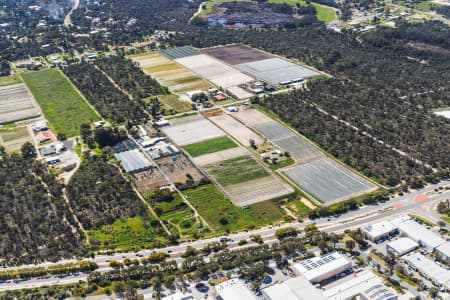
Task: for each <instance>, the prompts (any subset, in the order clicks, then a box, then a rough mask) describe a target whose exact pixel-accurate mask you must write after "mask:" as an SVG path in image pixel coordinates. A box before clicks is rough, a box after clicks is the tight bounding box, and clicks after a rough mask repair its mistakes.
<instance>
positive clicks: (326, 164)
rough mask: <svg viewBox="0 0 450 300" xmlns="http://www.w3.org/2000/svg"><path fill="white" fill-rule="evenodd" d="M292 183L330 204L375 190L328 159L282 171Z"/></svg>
mask: <svg viewBox="0 0 450 300" xmlns="http://www.w3.org/2000/svg"><path fill="white" fill-rule="evenodd" d="M283 173H284V174H286V175H287V176H288V177H289V178H290V179H291V180H292V181H294V182H295V183H296V184H297V185H298V186H300V187H301V188H302V189H303V190H304V191H306V192H307V193H309V194H310V195H312V196H313V197H315V198H316V199H318V200H320V201H322V202H324V203H327V204H330V203H333V202H337V201H340V200H344V199H347V198H351V197H354V196H357V195H360V194H363V193H367V192H369V191H371V190H373V189H375V188H376V186H375V185H373V184H372V183H370V182H369V181H367V180H366V179H364V178H362V177H360V176H358V175H356V174H354V173H352V172H351V171H349V170H347V169H345V168H344V167H342V166H341V165H339V164H338V163H337V162H335V161H333V160H331V159H330V158H322V159H318V160H315V161H312V162H309V163H306V164H303V165H298V166H295V167H292V168H288V169H285V170H283Z"/></svg>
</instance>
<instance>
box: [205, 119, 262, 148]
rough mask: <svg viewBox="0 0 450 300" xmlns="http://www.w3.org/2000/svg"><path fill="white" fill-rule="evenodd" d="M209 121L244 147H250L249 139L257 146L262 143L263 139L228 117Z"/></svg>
mask: <svg viewBox="0 0 450 300" xmlns="http://www.w3.org/2000/svg"><path fill="white" fill-rule="evenodd" d="M210 120H211V121H213V122H214V123H216V124H217V125H218V126H219V127H220V128H222V129H223V130H225V131H226V132H227V133H228V134H230V135H231V136H232V137H233V138H235V139H236V140H238V141H239V143H241V144H242V145H244V146H250V142H249V141H250V140H251V139H252V140H254V141H255V143H256V144H257V145H258V144H262V143H263V142H264V140H263V138H262V137H260V136H259V135H258V134H257V133H255V132H254V131H252V130H250V129H249V128H247V127H245V126H244V125H243V124H242V123H240V122H239V121H237V120H236V119H234V118H232V117H231V116H229V115H222V116H217V117H211V118H210Z"/></svg>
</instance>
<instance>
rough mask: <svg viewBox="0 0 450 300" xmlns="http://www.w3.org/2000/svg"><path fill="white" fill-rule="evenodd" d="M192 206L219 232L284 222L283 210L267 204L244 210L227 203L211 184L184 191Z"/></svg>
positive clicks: (272, 204) (269, 202)
mask: <svg viewBox="0 0 450 300" xmlns="http://www.w3.org/2000/svg"><path fill="white" fill-rule="evenodd" d="M183 194H184V195H185V196H186V197H187V199H188V200H189V202H191V203H192V205H193V206H194V207H195V208H196V210H197V211H198V213H199V214H200V215H201V216H202V217H203V218H204V219H205V221H206V222H207V223H208V224H209V225H210V226H211V227H212V228H213V229H214V230H215V231H217V232H224V231H230V232H235V231H239V230H243V229H248V228H254V227H260V226H263V225H268V224H271V223H276V222H278V221H280V220H281V219H282V218H283V216H284V215H283V213H282V211H281V210H280V208H279V207H278V206H277V205H275V203H274V202H272V201H264V202H260V203H257V204H254V205H251V206H250V207H249V208H245V209H241V208H238V207H236V206H234V205H233V203H231V202H230V201H229V200H227V199H226V198H225V197H224V196H223V195H222V194H221V193H220V192H219V191H218V190H217V189H216V187H215V186H214V185H212V184H207V185H203V186H199V187H197V188H195V189H190V190H186V191H183Z"/></svg>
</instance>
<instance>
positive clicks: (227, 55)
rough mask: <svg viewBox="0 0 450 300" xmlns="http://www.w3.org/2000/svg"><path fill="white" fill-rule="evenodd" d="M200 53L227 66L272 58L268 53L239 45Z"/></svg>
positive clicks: (210, 49) (215, 48) (205, 50)
mask: <svg viewBox="0 0 450 300" xmlns="http://www.w3.org/2000/svg"><path fill="white" fill-rule="evenodd" d="M202 53H206V54H208V55H210V56H212V57H214V58H216V59H218V60H221V61H224V62H226V63H227V64H229V65H239V64H244V63H249V62H253V61H258V60H263V59H268V58H272V57H273V56H272V55H270V54H268V53H265V52H262V51H259V50H257V49H254V48H252V47H249V46H246V45H240V44H236V45H228V46H223V47H214V48H209V49H204V50H202Z"/></svg>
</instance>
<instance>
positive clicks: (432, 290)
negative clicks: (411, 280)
mask: <svg viewBox="0 0 450 300" xmlns="http://www.w3.org/2000/svg"><path fill="white" fill-rule="evenodd" d="M428 294H429V295H430V297H431V298H432V299H435V298H436V297H437V296H438V295H439V289H438V288H437V287H435V286H432V287H430V289H429V290H428Z"/></svg>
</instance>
